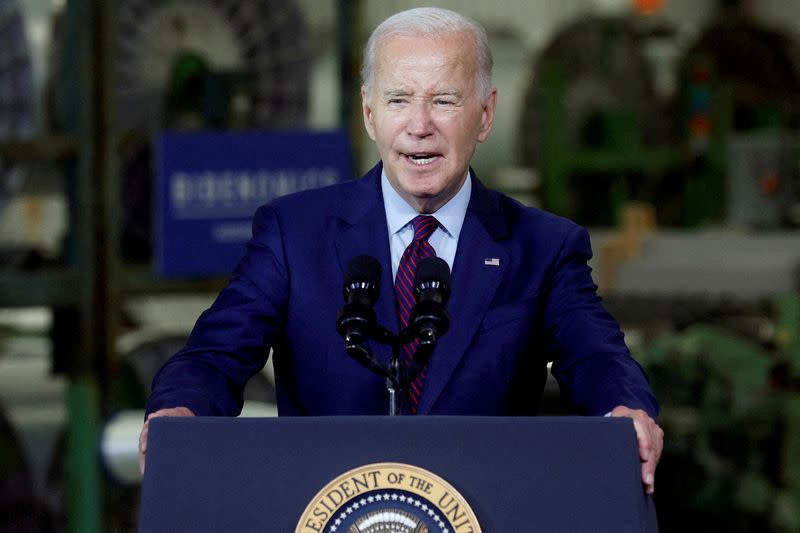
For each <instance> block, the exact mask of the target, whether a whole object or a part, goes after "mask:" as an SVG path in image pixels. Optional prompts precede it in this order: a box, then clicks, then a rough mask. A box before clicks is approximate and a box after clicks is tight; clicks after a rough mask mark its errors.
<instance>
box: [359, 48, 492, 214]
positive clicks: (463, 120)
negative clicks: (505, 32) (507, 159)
mask: <svg viewBox="0 0 800 533" xmlns="http://www.w3.org/2000/svg"><path fill="white" fill-rule="evenodd" d="M374 69H375V70H374V73H373V80H372V87H371V88H370V89H366V88H362V90H361V98H362V109H363V112H364V124H365V126H366V128H367V133H369V136H370V138H372V140H373V141H375V143H376V144H377V146H378V151H379V152H380V155H381V159H382V160H383V165H384V169H385V170H386V175H387V177H388V178H389V182H390V183H391V184H392V186H393V187H394V189H395V190H396V191H397V192H398V193H399V194H400V196H401V197H402V198H403V199H404V200H406V201H407V202H408V203H409V204H410V205H411V206H413V207H414V208H415V209H416V210H417V211H419V212H421V213H432V212H434V211H436V210H437V209H439V208H440V207H441V206H442V205H444V204H445V203H447V201H448V200H449V199H450V198H452V197H453V196H454V195H455V194H456V193H457V192H458V190H459V188H460V187H461V185H462V184H463V183H464V178H465V177H466V175H467V169H468V167H469V161H470V159H471V158H472V154H473V153H474V152H475V146H476V145H477V144H478V143H479V142H483V141H484V140H486V138H487V137H488V136H489V132H490V131H491V129H492V121H493V120H494V109H495V102H496V91H495V90H494V89H493V90H492V92H491V94H490V95H489V97H488V98H487V99H486V100H485V101H482V99H481V95H480V94H479V93H478V87H477V86H476V83H475V81H476V72H477V69H478V62H477V57H476V53H475V47H474V44H473V41H472V39H471V37H470V35H469V34H467V33H463V32H462V33H452V34H449V35H444V36H434V37H427V36H415V37H392V38H389V39H387V40H385V41H383V42H382V43H381V44H380V45H379V46H378V48H377V50H376V56H375V65H374Z"/></svg>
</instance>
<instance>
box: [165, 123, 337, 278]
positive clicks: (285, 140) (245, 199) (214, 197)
mask: <svg viewBox="0 0 800 533" xmlns="http://www.w3.org/2000/svg"><path fill="white" fill-rule="evenodd" d="M155 142H156V146H155V153H156V176H157V177H156V180H157V183H156V187H155V192H156V195H155V201H154V202H153V204H154V208H155V229H156V233H155V235H156V238H155V256H156V270H157V272H158V273H159V274H160V275H162V276H164V277H203V276H215V275H227V274H230V273H231V271H232V270H233V268H234V266H235V265H236V263H237V262H238V260H239V259H240V258H241V256H242V254H243V253H244V244H245V243H246V242H247V241H248V240H249V239H250V236H251V221H252V217H253V214H254V213H255V211H256V209H257V208H258V207H259V206H261V205H263V204H265V203H267V202H269V201H270V200H272V199H274V198H277V197H278V196H282V195H284V194H289V193H293V192H297V191H302V190H306V189H313V188H316V187H324V186H326V185H332V184H334V183H339V182H341V181H344V180H346V179H350V178H351V177H352V174H351V168H350V163H351V155H350V148H349V143H348V140H347V135H346V134H345V133H344V132H343V131H336V132H305V131H304V132H281V133H276V132H261V131H259V132H235V133H234V132H226V133H212V132H192V133H185V132H182V133H177V132H176V133H164V134H162V135H160V136H159V137H158V138H157V139H156V141H155Z"/></svg>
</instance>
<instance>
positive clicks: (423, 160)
mask: <svg viewBox="0 0 800 533" xmlns="http://www.w3.org/2000/svg"><path fill="white" fill-rule="evenodd" d="M435 158H436V156H435V155H411V156H409V159H411V162H412V163H414V164H415V165H427V164H428V163H430V162H431V161H433V160H434V159H435Z"/></svg>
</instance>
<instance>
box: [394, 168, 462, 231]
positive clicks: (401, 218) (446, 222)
mask: <svg viewBox="0 0 800 533" xmlns="http://www.w3.org/2000/svg"><path fill="white" fill-rule="evenodd" d="M381 192H382V193H383V205H384V209H385V210H386V224H387V225H388V227H389V235H394V234H395V233H397V232H398V231H400V230H401V229H403V228H404V227H405V226H406V225H407V224H408V223H409V222H411V221H412V220H413V219H414V217H416V216H417V215H419V213H417V211H416V210H415V209H414V208H413V207H411V205H409V204H408V202H406V201H405V200H403V198H402V197H401V196H400V195H399V194H398V193H397V191H396V190H394V187H392V184H391V183H389V178H388V177H387V176H386V170H383V171H381ZM471 194H472V180H471V179H470V176H469V171H467V179H465V180H464V183H463V184H462V185H461V188H460V189H459V190H458V192H457V193H456V194H455V196H453V197H452V198H450V200H448V201H447V203H446V204H444V205H443V206H442V207H440V208H439V209H438V210H437V211H436V212H435V213H431V214H432V215H434V216H435V217H436V220H438V221H439V224H440V226H441V227H442V229H444V231H445V232H446V233H447V234H448V235H450V236H451V237H452V238H454V239H456V240H458V236H459V234H460V233H461V227H462V226H463V225H464V217H465V216H466V214H467V206H468V205H469V198H470V195H471Z"/></svg>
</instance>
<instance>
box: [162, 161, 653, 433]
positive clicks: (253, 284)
mask: <svg viewBox="0 0 800 533" xmlns="http://www.w3.org/2000/svg"><path fill="white" fill-rule="evenodd" d="M380 175H381V165H380V164H378V165H377V166H376V167H375V168H373V169H372V170H371V171H370V172H368V173H367V175H366V176H364V177H363V178H362V179H360V180H356V181H351V182H347V183H343V184H340V185H334V186H332V187H327V188H323V189H318V190H313V191H307V192H302V193H298V194H294V195H291V196H287V197H283V198H280V199H278V200H275V201H274V202H272V203H270V204H268V205H266V206H263V207H261V208H260V209H259V210H258V212H257V213H256V215H255V218H254V221H253V238H252V240H251V241H250V242H249V243H248V245H247V251H246V254H245V256H244V258H243V259H242V260H241V262H240V263H239V265H238V266H237V268H236V270H235V272H234V274H233V276H232V278H231V281H230V283H229V284H228V286H227V287H226V288H225V289H224V290H223V291H222V292H221V293H220V295H219V297H218V298H217V300H216V301H215V303H214V304H213V306H212V307H211V308H210V309H209V310H207V311H206V312H205V313H203V315H202V316H201V317H200V319H199V320H198V322H197V325H196V326H195V328H194V330H193V332H192V334H191V336H190V338H189V341H188V343H187V346H186V348H185V349H183V350H182V351H180V352H179V353H177V354H176V355H175V356H174V357H173V358H171V359H170V360H169V361H168V362H167V363H166V364H165V365H164V367H162V369H161V370H160V371H159V373H158V374H157V376H156V377H155V379H154V382H153V391H152V394H151V396H150V399H149V401H148V412H152V411H155V410H157V409H161V408H164V407H176V406H185V407H188V408H190V409H191V410H192V411H193V412H194V413H195V414H197V415H237V414H238V413H239V411H240V409H241V404H242V390H243V388H244V385H245V383H246V381H247V380H248V378H250V376H252V375H253V374H254V373H255V372H258V371H259V370H260V369H261V368H262V367H263V365H264V364H265V362H266V360H267V355H268V351H269V348H270V347H272V348H273V349H274V365H275V372H276V389H277V400H278V411H279V413H280V414H281V415H334V414H347V415H362V414H386V413H387V409H388V399H387V398H388V396H387V392H386V388H385V384H384V380H383V378H381V377H379V376H377V375H375V374H373V373H371V372H370V371H369V370H367V369H365V368H364V367H362V366H361V365H360V364H358V363H357V362H355V361H354V360H353V359H351V358H350V357H349V356H348V355H347V354H346V353H345V351H344V342H343V340H342V338H341V337H340V336H339V334H338V333H337V332H336V327H335V324H336V314H337V311H338V310H339V309H340V308H341V306H342V304H343V299H342V284H343V280H344V272H345V269H346V267H347V264H348V263H349V261H350V259H351V258H353V257H354V256H356V255H360V254H368V255H372V256H373V257H375V258H377V259H378V261H380V263H381V264H382V265H383V277H382V279H381V293H380V298H379V300H378V302H377V304H376V312H377V316H378V321H379V323H380V324H382V325H384V326H387V327H388V328H390V329H392V330H394V331H397V329H398V321H397V314H396V311H395V303H394V293H393V280H392V279H391V272H392V269H391V263H390V256H389V238H388V230H387V226H386V216H385V211H384V206H383V198H382V194H381V188H380ZM471 179H473V188H472V197H471V198H470V202H469V207H468V209H467V213H466V217H465V220H464V225H463V228H462V230H461V235H460V238H459V242H458V250H457V252H456V257H455V262H454V264H453V270H452V282H451V283H452V296H451V297H450V301H449V303H448V305H447V307H448V310H449V312H450V315H451V326H450V331H449V332H448V333H447V334H446V335H444V336H443V337H442V338H441V339H440V340H439V343H438V345H437V347H436V349H435V351H434V353H433V356H432V358H431V361H430V363H429V367H428V371H427V378H426V381H425V386H424V390H423V394H422V399H421V401H420V405H419V409H418V412H419V414H449V415H501V414H514V415H523V414H535V412H536V410H537V407H538V402H539V398H540V396H541V393H542V389H543V387H544V383H545V380H546V376H547V374H546V372H547V369H546V366H545V365H546V364H547V362H548V361H554V365H553V374H554V376H555V377H556V378H557V379H558V381H559V383H560V385H561V389H562V394H563V395H565V396H566V398H567V399H568V400H569V402H571V404H572V405H573V406H574V407H575V408H577V409H578V410H579V411H580V412H583V413H586V414H593V415H602V414H605V413H607V412H608V411H610V410H611V409H612V408H614V407H615V406H617V405H626V406H628V407H631V408H640V409H644V410H645V411H647V412H648V413H649V414H650V416H652V417H653V418H655V417H656V415H657V412H658V405H657V403H656V400H655V398H654V397H653V394H652V392H651V390H650V387H649V384H648V382H647V378H646V377H645V375H644V372H643V371H642V369H641V368H640V367H639V365H638V364H637V363H636V362H635V361H634V360H633V359H632V358H631V356H630V354H629V353H628V350H627V348H626V347H625V344H624V342H623V335H622V333H621V332H620V330H619V327H618V325H617V323H616V321H615V320H614V319H613V318H612V317H611V316H610V315H609V314H608V313H607V312H606V311H605V310H604V308H603V307H602V305H601V302H600V298H599V297H598V296H597V295H596V292H595V289H596V287H595V285H594V284H593V282H592V280H591V277H590V269H589V267H588V266H587V260H588V259H589V258H590V256H591V248H590V244H589V237H588V234H587V232H586V231H585V230H584V229H583V228H581V227H579V226H578V225H576V224H574V223H572V222H570V221H568V220H565V219H563V218H560V217H556V216H554V215H551V214H548V213H546V212H544V211H541V210H538V209H532V208H527V207H524V206H522V205H520V204H519V203H517V202H515V201H514V200H511V199H510V198H508V197H506V196H504V195H502V194H500V193H498V192H495V191H491V190H489V189H487V188H485V187H484V186H483V185H482V184H481V183H480V182H479V181H478V180H477V179H475V178H474V177H473V178H471ZM487 259H496V260H499V265H496V264H486V260H487ZM497 262H498V261H490V262H489V263H497ZM372 350H373V351H374V353H375V354H376V356H377V357H379V358H381V359H383V360H388V359H389V357H390V355H391V354H390V349H389V348H388V347H385V346H382V345H378V344H372Z"/></svg>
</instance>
